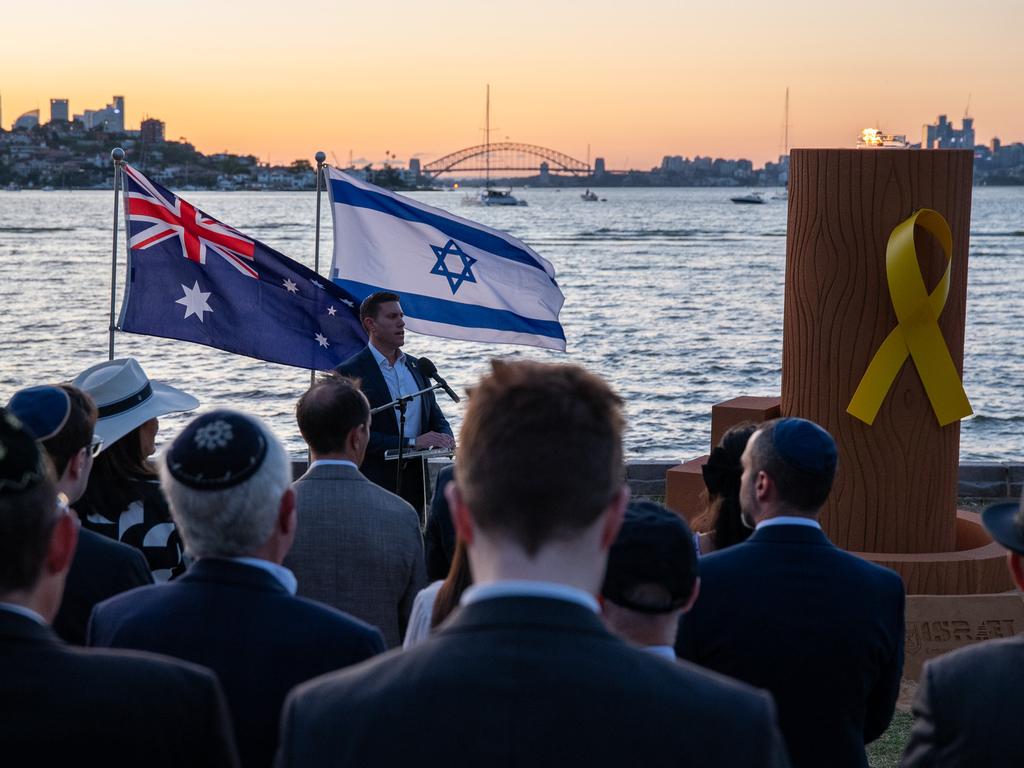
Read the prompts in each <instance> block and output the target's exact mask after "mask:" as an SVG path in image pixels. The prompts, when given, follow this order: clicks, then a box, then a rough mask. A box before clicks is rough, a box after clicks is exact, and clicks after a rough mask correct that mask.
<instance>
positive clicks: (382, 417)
mask: <svg viewBox="0 0 1024 768" xmlns="http://www.w3.org/2000/svg"><path fill="white" fill-rule="evenodd" d="M417 362H418V361H417V359H416V358H415V357H413V356H412V355H406V356H405V364H406V365H407V366H408V367H409V370H410V371H412V377H413V379H415V380H416V384H417V388H418V389H424V388H425V387H427V386H429V383H428V382H427V380H426V379H424V378H423V374H421V373H420V370H419V368H418V367H417V365H416V363H417ZM335 370H336V371H337V372H338V373H341V374H344V375H345V376H351V377H355V378H359V379H361V380H362V390H363V394H364V395H366V399H367V400H369V401H370V407H371V408H378V407H380V406H382V405H384V404H385V403H390V402H391V400H392V397H391V392H390V391H389V390H388V385H387V382H386V381H384V374H382V373H381V372H380V366H379V365H378V364H377V360H376V359H375V358H374V356H373V353H372V352H371V351H370V348H369V347H365V348H364V349H363V350H362V352H357V353H356V354H354V355H353V356H352V357H350V358H349V359H348V360H346V361H345V362H343V363H342V364H341V365H339V366H338V367H337V368H335ZM420 417H421V418H420V423H419V424H418V425H412V428H411V429H410V425H409V423H408V422H406V429H409V430H410V432H412V430H413V429H414V430H415V432H413V434H423V433H424V432H443V433H444V434H447V435H450V434H452V428H451V426H449V424H448V420H447V419H445V417H444V414H443V413H441V408H440V407H439V406H438V404H437V398H435V397H434V393H433V392H427V393H426V394H424V395H423V396H422V400H421V406H420ZM396 448H398V419H397V418H396V417H395V411H394V409H392V408H388V409H387V410H385V411H381V412H380V413H377V414H374V416H373V420H372V421H371V422H370V444H369V445H368V446H367V448H366V458H365V459H363V464H362V466H361V467H360V470H362V473H363V474H364V475H366V477H367V478H368V479H370V480H371V481H372V482H374V483H376V484H377V485H379V486H381V487H382V488H386V489H387V490H389V491H391V492H392V493H396V492H397V489H396V488H395V470H396V467H395V462H394V461H385V460H384V452H385V451H389V450H392V449H396ZM421 467H422V464H421V462H419V461H416V462H410V463H409V466H408V467H406V468H405V469H403V470H402V471H403V473H405V472H406V470H409V471H410V472H419V471H420V468H421ZM417 477H418V480H416V482H419V483H421V484H422V482H423V478H422V475H421V474H417ZM411 482H412V480H411ZM403 484H404V483H403ZM420 495H422V491H421V492H420ZM413 506H415V504H414V505H413Z"/></svg>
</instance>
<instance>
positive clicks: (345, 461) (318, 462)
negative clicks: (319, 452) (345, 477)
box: [306, 459, 359, 472]
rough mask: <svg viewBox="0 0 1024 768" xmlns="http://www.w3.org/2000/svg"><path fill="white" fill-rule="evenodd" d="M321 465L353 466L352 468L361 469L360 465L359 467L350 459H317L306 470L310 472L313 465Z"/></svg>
mask: <svg viewBox="0 0 1024 768" xmlns="http://www.w3.org/2000/svg"><path fill="white" fill-rule="evenodd" d="M321 466H323V467H352V469H359V467H357V466H356V465H355V463H354V462H351V461H349V460H348V459H317V460H316V461H314V462H313V463H312V464H310V465H309V467H307V469H306V471H307V472H308V471H309V470H310V469H312V468H313V467H321Z"/></svg>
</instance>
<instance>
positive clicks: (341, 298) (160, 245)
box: [118, 165, 366, 370]
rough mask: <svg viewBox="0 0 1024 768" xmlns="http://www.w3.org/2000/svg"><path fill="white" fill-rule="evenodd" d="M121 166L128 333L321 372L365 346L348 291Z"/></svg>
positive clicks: (122, 323) (123, 318)
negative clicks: (125, 220) (125, 232)
mask: <svg viewBox="0 0 1024 768" xmlns="http://www.w3.org/2000/svg"><path fill="white" fill-rule="evenodd" d="M123 168H124V175H123V179H124V198H125V216H126V218H127V226H128V283H127V287H126V289H125V294H124V302H123V304H122V305H121V316H120V320H119V322H118V327H119V328H120V329H121V330H122V331H128V332H129V333H141V334H146V335H149V336H162V337H164V338H168V339H181V340H183V341H194V342H197V343H199V344H206V345H207V346H210V347H216V348H217V349H223V350H225V351H226V352H234V353H235V354H238V355H247V356H248V357H255V358H258V359H260V360H267V361H269V362H272V363H284V364H285V365H295V366H298V367H300V368H311V369H318V370H327V369H329V368H333V367H334V366H336V365H338V364H339V363H341V362H342V361H343V360H345V359H346V358H348V357H350V356H352V355H353V354H355V353H356V352H358V351H359V350H360V349H361V348H362V347H364V346H366V333H365V331H364V330H363V328H362V326H361V325H360V323H359V304H358V302H357V300H356V299H355V297H354V296H352V295H351V294H350V293H349V292H348V291H346V290H345V289H343V288H341V287H339V286H338V285H336V284H334V283H332V282H331V281H330V280H328V279H326V278H321V277H320V276H319V275H318V274H317V273H316V272H314V271H313V270H311V269H308V268H306V267H304V266H303V265H302V264H299V263H298V262H296V261H293V260H292V259H289V258H288V257H287V256H285V255H283V254H281V253H278V252H277V251H275V250H274V249H272V248H268V247H267V246H266V245H264V244H263V243H261V242H259V241H258V240H253V239H252V238H249V237H246V236H245V235H243V234H242V233H241V232H239V231H238V230H236V229H233V228H232V227H229V226H227V225H226V224H222V223H221V222H219V221H217V220H216V219H214V218H212V217H211V216H209V215H207V214H206V213H204V212H203V211H201V210H199V209H198V208H196V207H194V206H193V205H191V204H189V203H188V202H186V201H185V200H183V199H181V198H180V197H177V196H176V195H173V194H172V193H171V192H169V191H168V190H166V189H164V188H163V187H162V186H160V185H159V184H157V183H156V182H155V181H152V180H151V179H147V178H146V177H145V176H143V175H142V174H141V173H139V171H137V170H136V169H135V168H132V167H131V166H129V165H125V166H123Z"/></svg>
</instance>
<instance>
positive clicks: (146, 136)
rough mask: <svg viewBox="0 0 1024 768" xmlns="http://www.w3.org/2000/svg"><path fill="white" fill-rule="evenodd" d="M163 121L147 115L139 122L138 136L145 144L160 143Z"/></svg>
mask: <svg viewBox="0 0 1024 768" xmlns="http://www.w3.org/2000/svg"><path fill="white" fill-rule="evenodd" d="M164 129H165V126H164V121H163V120H157V119H156V118H152V117H147V118H146V119H145V120H143V121H142V122H141V123H140V124H139V138H140V139H142V141H143V142H144V143H146V144H160V143H161V142H163V141H164Z"/></svg>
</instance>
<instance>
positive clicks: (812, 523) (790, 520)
mask: <svg viewBox="0 0 1024 768" xmlns="http://www.w3.org/2000/svg"><path fill="white" fill-rule="evenodd" d="M773 525H803V526H805V527H807V528H817V529H818V530H819V531H820V530H821V523H819V522H818V521H817V520H812V519H811V518H809V517H800V516H799V515H779V516H778V517H769V518H768V519H767V520H762V521H761V522H760V523H758V524H757V525H756V526H755V527H754V530H755V531H759V530H761V529H762V528H771V527H772V526H773Z"/></svg>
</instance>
